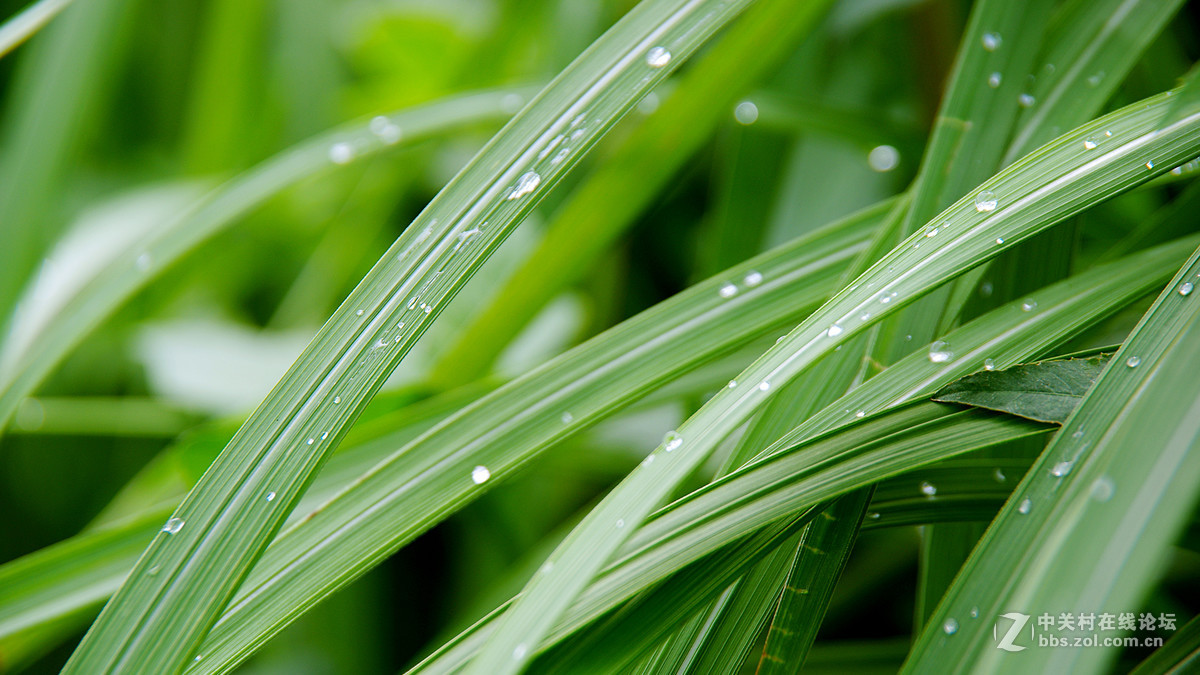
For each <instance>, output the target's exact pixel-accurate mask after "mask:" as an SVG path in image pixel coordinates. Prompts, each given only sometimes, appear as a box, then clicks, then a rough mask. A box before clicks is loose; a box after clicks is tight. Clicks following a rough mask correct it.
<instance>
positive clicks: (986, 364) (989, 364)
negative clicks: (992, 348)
mask: <svg viewBox="0 0 1200 675" xmlns="http://www.w3.org/2000/svg"><path fill="white" fill-rule="evenodd" d="M983 369H984V370H995V369H996V362H995V361H993V360H991V359H984V360H983Z"/></svg>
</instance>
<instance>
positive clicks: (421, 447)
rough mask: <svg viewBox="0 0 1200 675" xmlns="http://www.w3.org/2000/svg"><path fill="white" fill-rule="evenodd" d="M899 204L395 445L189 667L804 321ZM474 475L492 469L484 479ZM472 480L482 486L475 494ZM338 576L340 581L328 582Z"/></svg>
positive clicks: (607, 338) (793, 247)
mask: <svg viewBox="0 0 1200 675" xmlns="http://www.w3.org/2000/svg"><path fill="white" fill-rule="evenodd" d="M890 206H891V204H890V202H884V203H882V204H880V205H879V206H877V207H875V208H872V209H868V210H867V211H864V212H863V213H860V214H856V215H854V216H852V217H850V218H848V219H846V220H844V221H842V222H840V223H836V224H834V225H832V226H830V227H829V228H826V229H824V230H822V231H820V232H816V233H814V234H813V235H811V236H808V237H802V238H800V239H798V240H796V241H794V242H791V243H789V244H787V245H785V246H782V247H779V248H777V249H775V250H773V251H770V252H768V253H765V254H763V255H762V256H759V257H757V258H754V259H752V260H749V261H747V262H745V263H742V264H741V265H739V266H737V267H735V268H733V269H730V270H727V271H726V273H725V274H723V275H721V276H718V277H715V278H713V279H711V280H709V281H707V282H704V283H702V284H699V285H697V286H696V287H694V288H692V289H690V290H689V291H686V292H684V293H681V294H679V295H678V296H676V297H675V298H672V299H670V300H668V301H666V302H664V303H662V304H661V305H660V306H657V307H655V308H652V309H651V310H648V311H646V312H643V313H642V314H640V315H638V316H637V317H634V318H633V319H630V320H629V321H626V322H624V323H622V324H620V325H618V326H616V327H614V328H612V329H610V330H609V331H607V332H605V333H604V334H602V335H600V336H597V337H596V338H594V339H593V340H590V341H588V342H587V343H584V344H583V345H580V346H579V347H576V348H575V349H573V350H571V351H570V352H568V353H567V354H564V355H562V356H561V357H559V358H557V359H555V360H553V361H551V362H549V363H547V364H546V365H544V366H542V367H541V368H538V369H537V370H535V371H533V372H531V373H529V374H527V375H525V376H523V377H521V378H519V379H518V380H515V381H513V382H512V383H510V384H508V385H506V386H505V387H503V388H501V389H499V390H497V391H496V392H495V393H493V394H491V395H489V396H487V397H485V398H484V399H482V400H480V401H479V402H478V403H477V404H475V405H473V406H470V407H468V408H466V409H464V410H463V411H461V412H460V413H459V414H457V415H455V416H453V417H452V418H451V419H450V420H448V421H447V423H446V424H444V425H442V426H440V427H439V428H438V429H436V430H434V431H433V432H432V433H430V434H427V435H425V436H424V437H422V438H420V439H417V440H416V441H414V442H413V443H410V444H408V445H406V446H404V447H401V448H400V449H398V450H397V451H396V452H394V453H393V454H392V455H391V456H390V457H388V459H387V460H385V461H383V462H381V463H380V464H379V465H378V466H377V467H375V469H373V470H372V471H371V472H370V473H368V474H366V475H365V476H363V477H362V479H361V480H359V481H357V482H356V483H355V485H354V486H353V487H352V488H350V489H349V490H347V491H346V493H344V494H342V495H339V497H338V498H337V499H336V500H334V501H331V502H329V503H328V504H325V505H324V506H323V507H322V508H321V509H319V510H318V512H317V513H315V514H314V515H313V517H312V519H310V520H308V521H307V522H305V523H304V524H303V526H301V527H298V528H296V529H295V530H293V531H289V532H287V533H286V534H285V535H284V536H283V537H281V538H280V540H279V541H278V542H277V544H276V545H275V546H273V547H272V548H271V549H270V550H269V551H268V552H267V554H266V556H265V557H264V558H263V561H262V562H261V564H260V565H259V566H258V567H257V568H256V569H255V570H254V571H253V572H252V574H251V576H250V578H249V580H248V581H247V583H246V585H245V588H244V589H243V591H242V592H241V593H240V594H239V597H238V598H237V599H236V600H235V602H234V603H233V605H232V606H231V607H230V609H229V610H228V612H227V613H226V615H225V616H224V617H222V619H221V621H220V623H219V624H218V625H217V626H216V628H215V629H214V630H213V633H212V635H211V636H210V638H209V640H208V641H206V643H205V645H204V646H203V648H202V651H203V652H204V654H205V659H204V660H203V661H202V662H201V663H200V664H197V665H196V666H195V667H193V669H192V672H218V671H220V670H222V669H223V668H226V667H228V666H229V665H230V664H232V663H236V662H238V661H240V660H242V659H244V658H245V657H246V656H247V655H248V654H249V653H250V652H252V651H253V650H254V649H255V648H256V647H257V646H258V645H259V644H261V643H262V642H263V641H265V640H266V639H267V638H268V637H270V636H271V635H273V634H274V633H276V632H277V631H278V630H280V629H281V628H282V627H283V626H284V625H287V623H289V622H290V621H292V620H293V619H294V618H295V617H296V616H297V615H298V614H299V613H300V612H301V611H303V610H304V609H305V608H307V607H309V606H311V605H312V604H313V603H315V602H316V601H318V600H320V599H321V598H323V597H325V596H326V595H327V594H328V593H330V592H332V591H333V590H335V589H337V588H340V587H341V586H343V585H345V584H346V583H349V581H351V580H353V579H354V578H356V577H357V576H358V575H360V574H361V573H362V572H364V571H365V570H366V569H368V568H370V567H371V566H372V565H374V564H375V563H377V562H378V561H379V560H382V559H383V558H384V557H386V556H387V555H389V554H390V553H391V552H393V551H395V550H396V549H397V548H399V547H400V546H401V545H403V544H404V543H407V542H408V541H410V540H411V539H412V538H413V537H415V536H416V535H417V534H419V533H421V532H423V531H424V530H425V529H427V528H428V527H430V526H431V525H433V524H434V523H436V522H438V521H440V520H441V519H443V518H445V517H446V516H447V515H448V514H449V513H452V512H453V511H455V510H457V509H458V508H460V507H461V506H462V505H464V504H466V503H468V502H470V501H471V500H473V499H475V498H476V497H478V496H479V495H480V494H481V493H482V492H483V491H484V490H486V489H488V488H490V487H491V485H492V484H494V482H496V481H497V480H499V479H502V478H503V477H504V476H506V475H508V474H510V473H512V472H513V471H515V470H516V469H518V468H520V466H522V465H523V464H524V463H525V462H527V461H530V460H531V459H532V458H533V457H535V456H536V455H537V454H538V453H539V452H541V451H542V450H544V449H545V448H547V447H549V446H550V445H551V444H553V443H554V442H555V441H556V440H558V439H560V438H563V437H565V436H566V435H568V434H571V433H575V432H576V431H578V430H579V429H582V428H584V427H586V426H587V425H589V424H591V423H593V422H594V421H596V420H597V419H600V418H601V417H603V416H604V415H607V414H609V413H610V412H612V411H613V410H616V409H618V408H620V407H621V406H623V405H627V404H628V403H630V402H632V401H634V400H637V399H638V398H639V397H640V396H641V395H643V394H644V393H646V392H648V391H650V390H652V389H653V388H654V387H656V386H658V385H660V384H661V383H662V382H664V381H666V380H668V379H670V378H671V377H673V376H675V375H677V374H679V373H682V372H687V371H690V370H692V369H693V368H695V367H696V366H697V365H699V364H701V363H703V362H705V361H707V360H708V359H711V358H713V357H714V356H715V355H717V354H719V353H721V352H723V351H726V350H729V349H730V348H732V347H735V346H737V345H739V344H742V343H744V342H746V341H747V340H750V339H752V338H753V337H755V336H758V335H761V334H763V333H764V331H776V330H779V328H780V326H781V324H783V325H787V324H788V323H790V322H794V321H796V320H798V319H799V318H800V317H802V316H803V315H804V314H805V313H807V312H808V311H810V310H811V309H812V308H813V307H815V306H816V305H817V304H818V303H820V302H821V301H822V300H823V299H824V298H825V297H827V295H828V293H830V292H832V291H833V289H834V288H836V285H837V281H838V279H839V278H840V276H841V273H842V270H843V269H844V268H845V265H846V264H847V263H848V262H849V260H850V259H852V258H853V257H854V256H855V255H856V254H857V252H858V251H859V249H861V247H862V246H863V245H864V244H865V242H866V240H867V237H868V236H869V234H870V231H871V229H873V228H874V227H875V225H876V224H877V223H878V222H879V219H880V218H882V217H883V215H884V214H885V213H887V211H888V209H889V208H890ZM751 272H758V273H759V274H761V275H762V279H763V280H762V282H761V283H760V284H758V285H756V286H754V287H752V288H749V289H747V290H745V291H743V292H742V293H739V294H738V295H736V296H734V297H733V298H725V297H722V295H721V293H720V288H721V287H722V286H723V285H724V284H725V283H726V282H725V279H727V278H729V277H733V278H743V277H744V276H745V275H747V274H749V273H751ZM731 326H732V327H736V330H730V327H731ZM564 420H565V422H564ZM477 467H481V468H483V469H484V470H485V471H486V474H485V473H483V472H478V473H477ZM472 476H478V477H479V480H481V481H482V483H483V484H482V485H476V484H475V483H474V482H473V481H472ZM367 523H370V524H371V525H370V526H367ZM331 569H337V570H340V572H339V574H337V575H331V574H329V570H331Z"/></svg>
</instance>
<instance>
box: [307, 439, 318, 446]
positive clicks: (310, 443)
mask: <svg viewBox="0 0 1200 675" xmlns="http://www.w3.org/2000/svg"><path fill="white" fill-rule="evenodd" d="M315 440H316V439H315V438H310V439H308V441H307V443H308V445H312V444H313V441H315Z"/></svg>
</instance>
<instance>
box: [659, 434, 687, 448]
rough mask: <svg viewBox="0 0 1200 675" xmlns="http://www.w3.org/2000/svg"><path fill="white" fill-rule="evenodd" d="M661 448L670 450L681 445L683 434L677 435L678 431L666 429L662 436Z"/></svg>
mask: <svg viewBox="0 0 1200 675" xmlns="http://www.w3.org/2000/svg"><path fill="white" fill-rule="evenodd" d="M662 442H663V450H666V451H667V452H671V451H672V450H675V449H676V448H678V447H679V446H681V445H683V436H680V435H679V432H678V431H668V432H667V433H666V434H665V435H664V436H663V440H662Z"/></svg>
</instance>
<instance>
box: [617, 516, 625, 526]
mask: <svg viewBox="0 0 1200 675" xmlns="http://www.w3.org/2000/svg"><path fill="white" fill-rule="evenodd" d="M617 527H618V528H621V527H625V519H624V518H619V519H617Z"/></svg>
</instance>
